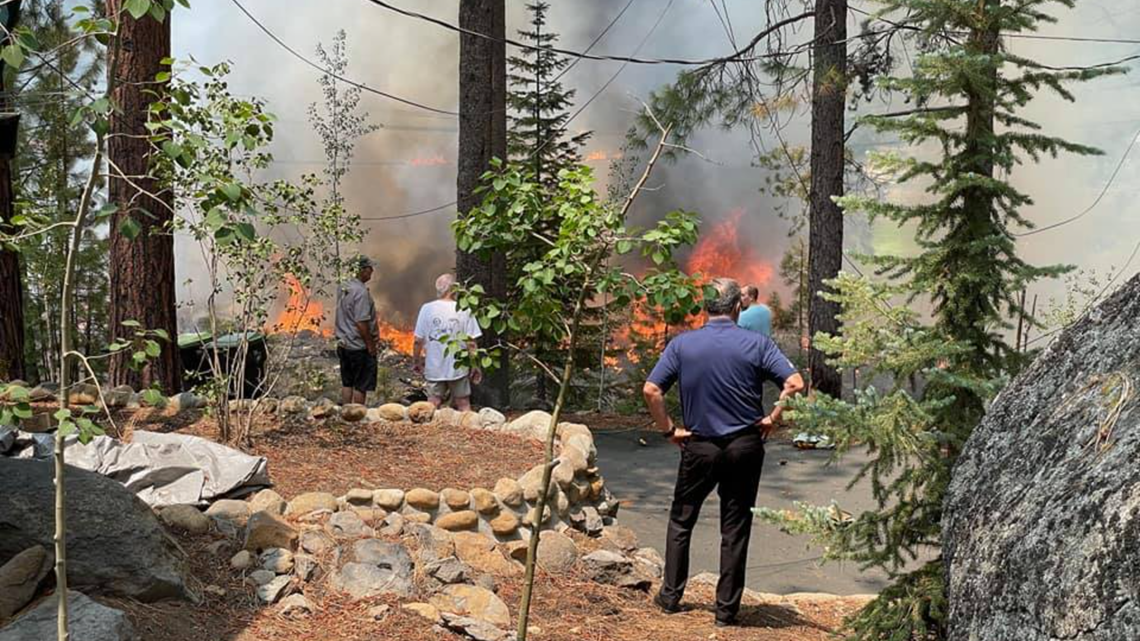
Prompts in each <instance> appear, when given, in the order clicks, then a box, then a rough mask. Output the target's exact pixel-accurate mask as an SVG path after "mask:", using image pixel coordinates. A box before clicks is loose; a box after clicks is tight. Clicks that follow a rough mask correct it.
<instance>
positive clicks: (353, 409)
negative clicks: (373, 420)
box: [340, 403, 368, 423]
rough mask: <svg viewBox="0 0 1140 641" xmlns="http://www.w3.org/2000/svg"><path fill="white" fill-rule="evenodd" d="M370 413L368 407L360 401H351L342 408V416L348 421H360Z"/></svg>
mask: <svg viewBox="0 0 1140 641" xmlns="http://www.w3.org/2000/svg"><path fill="white" fill-rule="evenodd" d="M366 414H368V408H367V407H365V406H363V405H360V404H359V403H349V404H348V405H345V406H344V407H342V408H341V410H340V417H341V418H342V419H344V420H345V422H348V423H358V422H360V421H362V420H363V419H364V416H365V415H366Z"/></svg>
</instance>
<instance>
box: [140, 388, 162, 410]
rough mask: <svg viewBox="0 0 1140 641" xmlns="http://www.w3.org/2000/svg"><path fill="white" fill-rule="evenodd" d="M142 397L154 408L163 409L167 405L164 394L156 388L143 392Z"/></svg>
mask: <svg viewBox="0 0 1140 641" xmlns="http://www.w3.org/2000/svg"><path fill="white" fill-rule="evenodd" d="M142 397H143V400H144V401H146V403H147V405H151V406H153V407H163V406H165V405H166V397H165V396H163V395H162V392H160V391H158V390H156V389H154V388H151V389H147V390H143V393H142Z"/></svg>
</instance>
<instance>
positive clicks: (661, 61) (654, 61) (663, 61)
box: [235, 0, 814, 67]
mask: <svg viewBox="0 0 1140 641" xmlns="http://www.w3.org/2000/svg"><path fill="white" fill-rule="evenodd" d="M235 1H236V0H235ZM367 1H368V2H370V3H372V4H374V5H376V6H378V7H380V8H382V9H387V10H388V11H391V12H393V13H398V14H400V15H402V16H406V17H409V18H415V19H416V20H422V21H424V22H428V23H431V24H434V25H436V26H437V27H442V28H444V29H447V30H448V31H453V32H455V33H459V34H462V35H466V36H473V37H476V38H482V39H484V40H490V41H491V42H498V43H504V44H508V45H511V46H512V47H515V48H518V49H529V50H533V51H552V52H554V53H558V54H562V55H564V56H568V57H573V58H581V59H583V60H609V61H614V62H629V63H633V64H639V65H684V66H695V67H704V66H707V65H712V64H717V63H722V62H730V61H737V62H754V61H757V60H763V59H768V58H774V57H780V56H786V55H789V54H790V53H796V52H787V51H777V52H772V53H767V54H759V55H752V56H745V55H744V54H745V53H747V52H748V51H750V50H752V49H753V48H754V47H755V46H756V44H757V43H758V42H759V40H760V39H762V38H763V37H764V36H765V35H767V34H770V33H772V32H773V31H776V30H778V29H782V28H783V27H786V26H788V25H791V24H794V23H796V22H798V21H800V20H804V19H806V18H810V17H811V16H813V15H814V12H811V11H807V12H804V13H801V14H799V15H796V16H792V17H789V18H785V19H783V20H780V21H779V22H777V23H775V24H773V25H769V26H768V27H767V28H766V29H765V30H764V31H763V32H761V33H760V34H758V36H757V37H756V38H753V40H752V41H751V42H749V43H748V45H747V46H745V47H743V48H741V49H738V50H737V51H734V52H732V53H730V54H728V55H726V56H720V57H717V58H706V59H703V60H692V59H687V58H637V57H634V56H611V55H603V54H591V53H586V52H582V51H574V50H572V49H562V48H559V47H546V46H536V45H531V44H527V43H525V42H520V41H518V40H514V39H511V38H496V37H494V36H491V35H488V34H485V33H480V32H478V31H473V30H471V29H467V28H465V27H460V26H458V25H454V24H452V23H450V22H447V21H445V20H440V19H439V18H433V17H432V16H429V15H425V14H422V13H418V12H416V11H411V10H409V9H403V8H400V7H397V6H395V5H392V4H390V3H388V2H385V1H384V0H367Z"/></svg>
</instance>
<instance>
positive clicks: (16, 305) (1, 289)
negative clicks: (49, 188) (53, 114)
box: [0, 2, 26, 380]
mask: <svg viewBox="0 0 1140 641" xmlns="http://www.w3.org/2000/svg"><path fill="white" fill-rule="evenodd" d="M8 10H9V11H11V12H14V13H15V19H14V20H11V27H14V26H15V25H16V20H18V19H19V12H20V3H19V2H12V3H11V4H10V5H9V7H8ZM7 42H8V39H7V38H4V39H3V42H0V44H6V43H7ZM3 71H4V65H3V64H0V111H4V112H10V111H11V110H12V101H11V100H10V99H9V98H8V87H5V86H4V78H3ZM13 196H14V194H13V193H12V162H11V160H10V159H7V158H0V233H2V234H12V233H14V232H15V231H17V230H16V228H15V227H13V226H12V225H11V222H12V217H13V216H14V215H15V213H16V208H15V204H16V203H15V198H14V197H13ZM25 374H26V372H25V369H24V284H23V279H22V278H21V272H20V254H19V252H17V251H16V250H15V249H14V248H12V247H9V246H7V245H4V244H2V243H0V379H6V380H15V379H17V378H19V379H23V378H24V377H25Z"/></svg>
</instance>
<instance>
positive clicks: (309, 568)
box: [293, 553, 324, 582]
mask: <svg viewBox="0 0 1140 641" xmlns="http://www.w3.org/2000/svg"><path fill="white" fill-rule="evenodd" d="M293 574H294V575H295V576H296V577H297V578H298V579H300V580H302V581H305V582H308V581H316V580H317V579H319V578H321V576H323V575H324V570H323V569H322V568H321V564H320V563H318V562H317V559H316V558H314V557H313V556H312V555H309V554H304V553H299V554H294V555H293Z"/></svg>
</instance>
